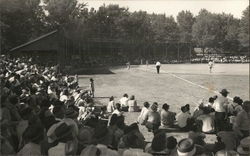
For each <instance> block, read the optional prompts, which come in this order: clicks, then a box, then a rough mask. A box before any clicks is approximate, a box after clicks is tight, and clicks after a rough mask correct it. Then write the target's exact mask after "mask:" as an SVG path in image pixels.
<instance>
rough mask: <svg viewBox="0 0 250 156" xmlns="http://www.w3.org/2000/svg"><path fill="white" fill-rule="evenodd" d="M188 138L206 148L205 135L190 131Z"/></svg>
mask: <svg viewBox="0 0 250 156" xmlns="http://www.w3.org/2000/svg"><path fill="white" fill-rule="evenodd" d="M188 138H190V139H192V140H193V142H194V144H196V145H200V146H205V145H206V143H205V140H204V139H205V138H206V135H205V134H204V133H201V132H198V131H197V129H195V130H194V131H189V132H188Z"/></svg>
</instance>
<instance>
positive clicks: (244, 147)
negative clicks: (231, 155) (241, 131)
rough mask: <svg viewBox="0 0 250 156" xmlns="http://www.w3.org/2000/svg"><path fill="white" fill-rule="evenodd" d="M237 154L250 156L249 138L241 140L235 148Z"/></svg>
mask: <svg viewBox="0 0 250 156" xmlns="http://www.w3.org/2000/svg"><path fill="white" fill-rule="evenodd" d="M237 152H238V153H239V154H243V155H250V136H249V137H246V138H244V139H242V140H241V141H240V145H239V146H238V147H237Z"/></svg>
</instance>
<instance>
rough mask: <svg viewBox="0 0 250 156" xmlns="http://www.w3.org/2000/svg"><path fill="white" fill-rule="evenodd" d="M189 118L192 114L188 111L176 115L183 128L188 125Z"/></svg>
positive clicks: (179, 124)
mask: <svg viewBox="0 0 250 156" xmlns="http://www.w3.org/2000/svg"><path fill="white" fill-rule="evenodd" d="M188 118H191V115H190V114H188V112H186V113H183V112H181V113H179V114H178V115H177V116H176V120H177V123H178V126H179V127H181V128H183V127H185V126H186V125H187V120H188Z"/></svg>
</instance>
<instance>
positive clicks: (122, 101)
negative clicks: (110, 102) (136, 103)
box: [120, 94, 129, 112]
mask: <svg viewBox="0 0 250 156" xmlns="http://www.w3.org/2000/svg"><path fill="white" fill-rule="evenodd" d="M128 100H129V99H128V94H124V95H123V97H122V98H121V99H120V104H121V110H122V111H124V112H127V111H128Z"/></svg>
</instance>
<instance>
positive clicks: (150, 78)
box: [79, 64, 249, 142]
mask: <svg viewBox="0 0 250 156" xmlns="http://www.w3.org/2000/svg"><path fill="white" fill-rule="evenodd" d="M110 70H111V71H112V74H96V75H80V76H79V84H80V86H81V87H83V88H87V87H88V84H89V78H93V79H94V83H95V96H96V98H95V100H96V101H98V102H100V103H102V104H103V105H106V104H107V103H108V101H109V97H110V96H114V97H115V101H116V102H119V99H120V98H121V97H122V95H123V94H124V93H127V94H128V95H129V96H130V95H135V98H136V100H137V103H138V105H139V106H143V103H144V102H145V101H148V102H149V103H150V104H152V103H153V102H157V103H158V104H159V106H160V108H161V106H162V104H164V103H168V104H169V105H170V110H171V111H174V112H176V113H178V112H180V107H181V106H183V105H185V104H190V106H191V112H193V109H194V108H195V107H196V106H197V103H198V101H199V100H201V99H204V100H205V101H207V100H208V98H209V97H210V96H213V95H216V94H218V92H219V91H220V90H221V89H223V88H226V89H227V90H228V91H229V92H230V94H229V98H233V97H234V96H240V97H241V98H242V99H243V100H249V64H215V66H214V68H213V70H212V73H210V72H209V68H208V65H207V64H166V65H162V66H161V69H160V74H157V73H156V69H155V66H154V65H148V66H146V65H139V66H131V68H130V69H129V70H128V69H126V67H113V68H110ZM138 115H139V113H125V120H126V123H127V124H130V123H133V122H136V120H137V117H138ZM140 130H141V131H142V132H143V134H144V136H145V138H146V140H147V141H151V140H152V137H153V135H152V134H151V133H149V132H147V130H146V128H145V127H144V126H140ZM167 135H173V136H175V137H177V139H178V140H179V139H180V138H183V137H186V135H187V134H185V133H171V134H167ZM206 141H207V142H214V141H215V136H214V135H208V136H207V138H206Z"/></svg>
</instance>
